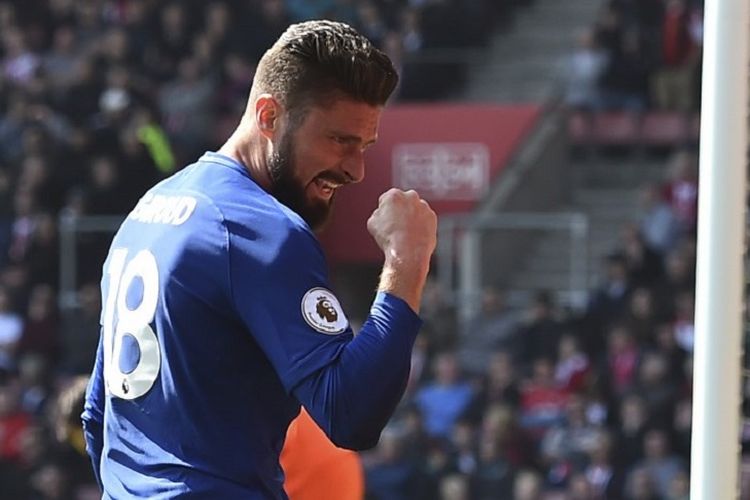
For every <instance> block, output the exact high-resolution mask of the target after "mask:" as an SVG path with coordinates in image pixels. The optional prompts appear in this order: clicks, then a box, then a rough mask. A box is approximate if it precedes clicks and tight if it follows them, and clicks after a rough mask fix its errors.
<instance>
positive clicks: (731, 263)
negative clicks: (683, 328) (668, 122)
mask: <svg viewBox="0 0 750 500" xmlns="http://www.w3.org/2000/svg"><path fill="white" fill-rule="evenodd" d="M749 26H750V1H748V0H707V1H706V14H705V31H704V33H705V38H704V56H703V57H704V59H703V99H702V100H703V109H702V112H701V141H700V145H701V153H700V189H699V206H698V262H697V284H696V317H695V329H696V331H695V358H694V389H693V390H694V393H693V437H692V467H691V469H692V479H691V489H690V498H692V499H693V500H731V499H736V498H737V497H738V485H739V481H738V473H739V453H740V448H739V425H740V383H741V376H740V368H741V365H740V363H741V355H742V342H741V340H742V292H743V284H744V273H743V260H742V257H743V241H744V232H745V203H746V194H747V191H746V182H747V172H746V171H747V165H746V154H747V145H748V123H747V118H748V117H747V110H748V64H749V61H750V60H749V59H748V50H749V49H748V45H750V39H749V36H748V30H749Z"/></svg>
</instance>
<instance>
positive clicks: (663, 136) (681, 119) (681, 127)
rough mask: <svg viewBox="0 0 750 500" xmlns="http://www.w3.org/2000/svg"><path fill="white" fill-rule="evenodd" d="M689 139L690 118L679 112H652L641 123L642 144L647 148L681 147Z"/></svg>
mask: <svg viewBox="0 0 750 500" xmlns="http://www.w3.org/2000/svg"><path fill="white" fill-rule="evenodd" d="M687 139H688V118H687V117H686V116H685V115H684V114H682V113H679V112H652V113H648V114H646V115H645V116H644V117H643V121H642V122H641V142H642V143H643V144H644V145H646V146H679V145H680V144H683V143H684V142H685V141H686V140H687Z"/></svg>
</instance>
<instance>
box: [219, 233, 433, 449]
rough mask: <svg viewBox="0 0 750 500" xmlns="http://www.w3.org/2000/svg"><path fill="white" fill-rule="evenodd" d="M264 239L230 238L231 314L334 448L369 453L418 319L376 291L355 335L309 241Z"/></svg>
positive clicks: (404, 370) (400, 387)
mask: <svg viewBox="0 0 750 500" xmlns="http://www.w3.org/2000/svg"><path fill="white" fill-rule="evenodd" d="M269 234H270V236H268V235H269ZM263 235H264V236H262V237H261V236H260V235H259V234H254V233H253V232H252V231H250V230H247V229H242V230H240V229H238V228H235V230H234V231H231V230H230V231H229V261H230V282H231V291H232V300H233V301H234V306H235V307H236V309H237V312H238V314H239V315H240V317H241V318H242V320H243V322H244V323H245V325H246V326H247V328H248V329H249V330H250V332H251V333H252V334H253V337H254V338H255V340H256V341H257V342H258V344H259V345H260V347H261V349H263V351H264V352H265V354H266V355H267V356H268V358H269V360H270V361H271V364H272V365H273V366H274V368H275V370H276V372H277V374H278V376H279V378H280V379H281V381H282V383H283V385H284V387H285V388H286V389H287V391H289V392H290V393H291V394H293V395H294V396H295V397H296V398H297V399H298V400H299V401H300V402H301V403H302V404H303V405H304V406H305V408H306V409H307V410H308V412H309V413H310V415H311V416H312V417H313V418H314V419H315V421H316V422H317V423H318V425H320V427H321V428H322V429H323V430H324V431H325V432H326V434H327V435H328V436H329V438H330V439H331V440H332V441H333V442H334V443H335V444H336V445H338V446H340V447H344V448H351V449H363V448H369V447H371V446H374V445H375V444H376V443H377V440H378V438H379V436H380V432H381V431H382V428H383V427H384V426H385V424H386V423H387V421H388V419H389V418H390V416H391V414H392V412H393V410H394V409H395V407H396V405H397V403H398V401H399V400H400V398H401V396H402V395H403V392H404V390H405V387H406V380H407V378H408V374H409V364H410V359H411V348H412V346H413V342H414V339H415V337H416V334H417V332H418V330H419V327H420V326H421V321H420V319H419V317H418V316H417V315H416V314H415V313H414V312H413V311H412V310H411V308H409V306H408V305H407V304H406V303H405V302H404V301H402V300H401V299H398V298H396V297H394V296H391V295H389V294H385V293H381V294H378V296H377V298H376V300H375V302H374V303H373V306H372V308H371V311H370V315H369V317H368V319H367V320H366V321H365V323H364V325H363V327H362V329H361V330H360V332H359V333H358V335H357V336H356V338H355V337H354V336H353V334H352V330H351V328H350V326H349V324H348V321H346V316H345V314H344V311H343V310H342V308H341V306H340V304H339V303H338V300H337V299H336V297H335V296H334V295H333V293H332V292H331V291H330V289H329V285H328V280H327V272H326V262H325V258H324V256H323V253H322V251H321V249H320V246H319V245H318V242H317V240H316V239H315V238H314V236H313V235H312V234H310V233H308V232H306V231H303V230H301V229H296V228H295V229H292V230H289V229H287V228H283V227H280V228H278V227H267V228H264V231H263ZM261 238H264V239H261Z"/></svg>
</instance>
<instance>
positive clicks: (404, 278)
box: [378, 255, 430, 313]
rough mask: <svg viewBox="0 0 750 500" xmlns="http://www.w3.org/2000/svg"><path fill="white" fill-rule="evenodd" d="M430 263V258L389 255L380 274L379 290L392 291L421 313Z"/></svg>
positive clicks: (392, 293) (391, 292)
mask: <svg viewBox="0 0 750 500" xmlns="http://www.w3.org/2000/svg"><path fill="white" fill-rule="evenodd" d="M429 265H430V262H429V259H426V260H425V259H414V258H411V259H407V258H404V257H401V256H396V255H391V256H387V257H386V260H385V264H383V271H382V272H381V274H380V284H379V285H378V291H380V292H386V293H390V294H391V295H394V296H396V297H398V298H400V299H402V300H403V301H404V302H406V303H407V304H408V305H409V307H411V310H412V311H414V312H415V313H419V306H420V304H421V302H422V291H423V290H424V285H425V282H426V281H427V273H428V272H429Z"/></svg>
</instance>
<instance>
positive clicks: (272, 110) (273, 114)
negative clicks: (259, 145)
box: [255, 94, 282, 140]
mask: <svg viewBox="0 0 750 500" xmlns="http://www.w3.org/2000/svg"><path fill="white" fill-rule="evenodd" d="M281 114H282V110H281V104H279V102H278V101H277V100H276V99H274V97H273V96H272V95H271V94H261V95H260V96H259V97H258V98H257V99H256V100H255V122H256V123H257V125H258V130H260V133H261V134H263V136H264V137H265V138H266V139H269V140H273V137H274V135H275V133H276V131H277V130H278V129H279V123H280V121H281Z"/></svg>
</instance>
